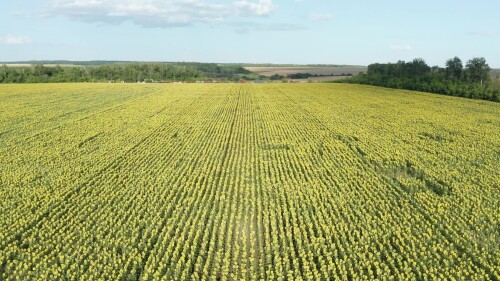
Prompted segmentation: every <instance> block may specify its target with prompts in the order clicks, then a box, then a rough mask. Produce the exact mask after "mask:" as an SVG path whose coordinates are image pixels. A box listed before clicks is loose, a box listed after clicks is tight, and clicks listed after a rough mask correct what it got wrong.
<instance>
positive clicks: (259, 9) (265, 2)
mask: <svg viewBox="0 0 500 281" xmlns="http://www.w3.org/2000/svg"><path fill="white" fill-rule="evenodd" d="M234 5H236V7H237V8H238V11H239V12H243V13H244V14H245V13H250V14H254V15H258V16H262V15H267V14H270V13H271V11H272V10H273V9H274V5H273V1H272V0H259V2H249V1H246V0H243V1H236V2H235V3H234Z"/></svg>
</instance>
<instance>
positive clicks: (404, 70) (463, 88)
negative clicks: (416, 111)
mask: <svg viewBox="0 0 500 281" xmlns="http://www.w3.org/2000/svg"><path fill="white" fill-rule="evenodd" d="M489 72H490V68H489V66H488V64H487V63H486V61H485V59H484V58H474V59H472V60H469V61H468V62H467V65H466V68H465V70H464V69H462V62H461V60H460V59H459V58H458V57H455V58H453V59H450V60H448V61H447V62H446V68H445V69H441V68H439V67H437V66H436V67H432V68H431V67H429V66H428V65H427V64H426V63H425V62H424V61H423V60H422V59H415V60H413V61H411V62H404V61H398V62H397V63H388V64H379V63H375V64H371V65H369V66H368V72H367V74H366V75H365V74H360V75H358V76H355V77H352V78H348V79H344V80H341V81H339V82H340V83H357V84H369V85H375V86H381V87H388V88H395V89H407V90H415V91H423V92H432V93H437V94H443V95H450V96H459V97H466V98H472V99H482V100H490V101H500V89H499V88H498V87H495V86H494V85H490V84H493V83H489V81H490V76H489Z"/></svg>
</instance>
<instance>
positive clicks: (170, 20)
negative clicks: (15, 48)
mask: <svg viewBox="0 0 500 281" xmlns="http://www.w3.org/2000/svg"><path fill="white" fill-rule="evenodd" d="M216 1H217V0H107V1H104V0H54V1H52V4H51V5H50V7H49V8H48V9H47V11H46V12H45V15H47V16H57V15H63V16H67V17H69V18H72V19H77V20H81V21H87V22H101V23H121V22H125V21H130V22H133V23H135V24H137V25H141V26H146V27H171V26H185V25H189V24H193V23H210V22H221V21H226V20H228V19H234V18H235V17H252V16H264V15H268V14H270V13H271V12H272V11H273V9H274V5H273V3H272V0H252V1H248V0H238V1H233V2H231V3H227V2H226V3H220V2H216Z"/></svg>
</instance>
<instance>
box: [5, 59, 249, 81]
mask: <svg viewBox="0 0 500 281" xmlns="http://www.w3.org/2000/svg"><path fill="white" fill-rule="evenodd" d="M246 74H250V72H249V71H248V70H246V69H244V68H243V67H241V66H238V65H222V66H221V65H217V64H212V63H116V64H104V63H103V64H97V65H82V64H80V65H71V66H60V65H56V66H45V65H43V64H33V65H31V66H7V65H2V66H1V67H0V83H58V82H109V81H114V82H121V81H123V82H128V83H131V82H132V83H135V82H175V81H195V80H203V79H220V80H238V79H239V78H240V77H241V76H242V75H246Z"/></svg>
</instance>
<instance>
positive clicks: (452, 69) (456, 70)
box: [446, 57, 464, 80]
mask: <svg viewBox="0 0 500 281" xmlns="http://www.w3.org/2000/svg"><path fill="white" fill-rule="evenodd" d="M463 68H464V66H463V64H462V60H460V58H458V57H454V58H452V59H449V60H447V61H446V78H448V79H457V80H458V79H461V78H462V71H463Z"/></svg>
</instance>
